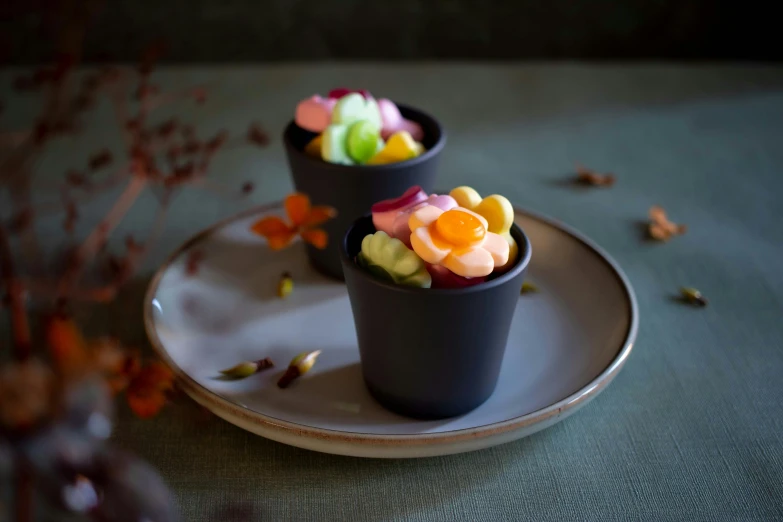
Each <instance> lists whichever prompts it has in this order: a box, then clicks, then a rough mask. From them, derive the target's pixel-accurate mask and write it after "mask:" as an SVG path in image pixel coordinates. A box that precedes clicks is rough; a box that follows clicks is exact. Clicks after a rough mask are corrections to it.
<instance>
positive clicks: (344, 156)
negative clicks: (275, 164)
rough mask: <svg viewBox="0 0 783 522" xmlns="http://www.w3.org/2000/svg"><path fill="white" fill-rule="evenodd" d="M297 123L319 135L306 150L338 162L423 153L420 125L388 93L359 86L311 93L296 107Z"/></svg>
mask: <svg viewBox="0 0 783 522" xmlns="http://www.w3.org/2000/svg"><path fill="white" fill-rule="evenodd" d="M294 121H295V122H296V124H297V125H298V126H299V127H301V128H303V129H305V130H307V131H310V132H313V133H317V134H318V135H317V136H316V137H314V138H313V139H312V140H311V141H310V142H309V143H308V144H307V145H306V146H305V149H304V151H305V153H306V154H307V155H309V156H312V157H315V158H320V159H322V160H324V161H327V162H330V163H338V164H341V165H386V164H389V163H396V162H399V161H406V160H409V159H413V158H415V157H417V156H419V155H421V154H423V153H424V152H425V149H424V146H423V145H422V144H421V140H422V139H423V138H424V131H423V130H422V128H421V126H420V125H419V124H418V123H416V122H414V121H411V120H407V119H405V118H404V117H403V116H402V114H400V109H399V108H398V107H397V105H395V103H394V102H393V101H391V100H389V99H387V98H381V99H378V100H376V99H375V98H373V96H372V95H371V94H370V93H369V92H367V91H364V90H359V91H352V90H349V89H333V90H331V91H330V92H329V94H328V95H327V97H325V98H324V97H321V96H319V95H317V94H316V95H313V96H311V97H310V98H307V99H305V100H302V101H301V102H299V104H298V105H297V107H296V115H295V119H294Z"/></svg>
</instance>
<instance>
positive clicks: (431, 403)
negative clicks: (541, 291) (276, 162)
mask: <svg viewBox="0 0 783 522" xmlns="http://www.w3.org/2000/svg"><path fill="white" fill-rule="evenodd" d="M374 232H375V227H374V226H373V224H372V218H371V217H368V216H366V217H363V218H361V219H359V220H358V221H356V222H355V223H354V225H353V226H352V227H351V229H350V230H348V232H347V233H346V235H345V237H344V239H343V241H342V242H341V243H342V244H341V252H340V253H341V260H342V263H343V271H344V272H345V283H346V286H347V287H348V296H349V298H350V301H351V309H352V310H353V319H354V324H355V326H356V335H357V338H358V341H359V355H360V358H361V365H362V374H363V376H364V381H365V384H366V385H367V388H368V389H369V391H370V393H371V394H372V395H373V397H375V399H376V400H377V401H378V402H379V403H381V404H382V405H383V406H384V407H386V408H387V409H389V410H391V411H394V412H396V413H399V414H402V415H405V416H408V417H414V418H419V419H439V418H447V417H454V416H456V415H460V414H463V413H467V412H469V411H471V410H473V409H475V408H477V407H478V406H480V405H481V404H482V403H484V401H486V400H487V399H488V398H489V397H490V395H492V392H494V390H495V386H496V385H497V381H498V375H499V374H500V365H501V362H502V360H503V355H504V353H505V350H506V342H507V341H508V333H509V330H510V328H511V320H512V318H513V315H514V309H515V308H516V306H517V302H518V301H519V293H520V290H521V288H522V281H523V279H524V276H525V270H526V269H527V266H528V263H529V262H530V255H531V249H530V242H529V241H528V239H527V237H526V236H525V234H524V232H522V229H520V228H519V227H518V226H517V225H513V227H512V229H511V235H512V237H513V238H514V240H515V241H516V242H517V244H518V245H519V256H518V259H517V262H516V264H515V265H514V266H513V267H512V268H511V270H509V271H508V272H506V273H505V274H503V275H501V276H499V277H497V278H495V279H492V280H490V281H487V282H486V283H482V284H480V285H475V286H470V287H465V288H454V289H451V288H449V289H430V288H410V287H405V286H398V285H394V284H391V283H386V282H383V281H381V280H379V279H376V278H374V277H373V276H372V275H371V274H369V273H368V272H366V271H364V270H362V269H361V268H359V266H358V265H357V264H356V262H355V260H354V259H355V257H356V255H357V254H358V253H359V251H360V250H361V242H362V239H363V238H364V237H365V236H366V235H367V234H372V233H374Z"/></svg>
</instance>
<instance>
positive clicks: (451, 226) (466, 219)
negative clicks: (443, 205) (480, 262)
mask: <svg viewBox="0 0 783 522" xmlns="http://www.w3.org/2000/svg"><path fill="white" fill-rule="evenodd" d="M435 231H436V232H437V235H439V236H440V237H441V238H442V239H443V240H444V241H445V242H446V243H449V244H451V245H454V246H457V247H462V246H468V245H472V244H473V243H477V242H479V241H481V240H482V239H484V235H485V234H486V233H487V231H486V229H485V228H484V224H483V223H482V222H481V221H480V220H479V219H478V218H477V217H476V216H474V215H472V214H468V213H467V212H463V211H461V210H457V209H453V210H448V211H446V212H444V213H443V214H441V215H440V217H439V218H438V219H437V221H436V222H435Z"/></svg>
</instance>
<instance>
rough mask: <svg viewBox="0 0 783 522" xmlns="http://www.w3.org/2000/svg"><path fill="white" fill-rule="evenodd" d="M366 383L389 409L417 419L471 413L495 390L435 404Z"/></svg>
mask: <svg viewBox="0 0 783 522" xmlns="http://www.w3.org/2000/svg"><path fill="white" fill-rule="evenodd" d="M364 385H365V386H366V387H367V390H368V391H369V392H370V395H372V397H373V399H375V400H376V401H377V402H378V403H379V404H380V405H381V406H383V407H384V408H386V409H387V410H389V411H391V412H393V413H396V414H398V415H402V416H404V417H409V418H411V419H417V420H440V419H448V418H452V417H457V416H459V415H464V414H466V413H470V412H471V411H473V410H475V409H476V408H478V407H479V406H481V405H482V404H484V403H485V402H487V400H488V399H489V398H490V397H491V396H492V393H494V391H495V390H494V389H493V390H492V393H490V394H489V395H487V396H486V397H483V398H481V399H480V400H478V401H472V402H470V403H465V402H461V403H458V404H455V403H451V404H435V403H430V402H425V401H411V400H406V399H400V398H399V397H395V396H394V395H390V394H388V393H385V392H383V391H381V390H379V389H378V388H376V387H375V386H373V385H372V384H371V383H370V382H368V381H367V380H365V381H364Z"/></svg>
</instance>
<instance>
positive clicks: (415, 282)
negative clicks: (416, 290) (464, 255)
mask: <svg viewBox="0 0 783 522" xmlns="http://www.w3.org/2000/svg"><path fill="white" fill-rule="evenodd" d="M357 262H358V263H359V266H361V267H363V268H365V269H366V270H367V271H369V272H370V273H371V274H373V275H375V276H376V277H378V278H379V279H383V280H385V281H390V282H393V283H395V284H398V285H405V286H415V287H420V288H429V287H430V286H431V284H432V278H431V277H430V274H429V272H427V269H426V268H425V266H424V261H422V260H421V258H420V257H419V256H417V255H416V254H415V253H414V252H413V251H412V250H410V249H408V247H406V246H405V245H404V244H403V243H402V241H400V240H399V239H394V238H392V237H389V235H388V234H386V232H376V233H374V234H368V235H367V236H365V237H364V239H363V240H362V250H361V252H359V255H358V256H357Z"/></svg>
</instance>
